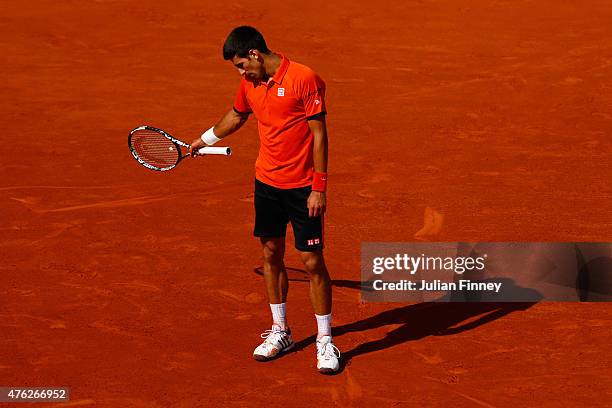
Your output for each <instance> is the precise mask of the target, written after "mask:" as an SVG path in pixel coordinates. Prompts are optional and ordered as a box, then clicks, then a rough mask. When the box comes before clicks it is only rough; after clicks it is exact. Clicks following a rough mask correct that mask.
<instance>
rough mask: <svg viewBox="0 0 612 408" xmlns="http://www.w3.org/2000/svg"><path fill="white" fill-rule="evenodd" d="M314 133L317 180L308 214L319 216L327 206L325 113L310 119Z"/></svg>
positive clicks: (313, 152) (313, 149) (309, 124)
mask: <svg viewBox="0 0 612 408" xmlns="http://www.w3.org/2000/svg"><path fill="white" fill-rule="evenodd" d="M308 126H309V127H310V131H311V132H312V134H313V145H312V157H313V160H314V171H315V175H314V177H315V180H314V181H313V190H312V192H311V193H310V196H309V197H308V215H309V216H310V217H317V216H319V215H323V213H324V212H325V207H326V201H327V197H326V192H325V190H326V185H327V126H326V124H325V114H323V115H318V117H317V118H312V119H310V120H309V121H308Z"/></svg>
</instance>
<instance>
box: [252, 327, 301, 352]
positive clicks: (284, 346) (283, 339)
mask: <svg viewBox="0 0 612 408" xmlns="http://www.w3.org/2000/svg"><path fill="white" fill-rule="evenodd" d="M260 337H261V338H262V339H265V340H264V341H263V343H261V344H260V345H259V346H257V348H256V349H255V351H254V352H253V358H254V359H255V360H257V361H268V360H271V359H273V358H274V357H276V356H278V355H279V354H281V353H284V352H285V351H288V350H291V349H292V348H293V347H294V346H295V343H294V342H293V338H291V329H289V328H287V329H286V330H282V329H281V327H280V326H279V325H277V324H273V325H272V329H270V330H266V331H265V332H263V333H261V335H260Z"/></svg>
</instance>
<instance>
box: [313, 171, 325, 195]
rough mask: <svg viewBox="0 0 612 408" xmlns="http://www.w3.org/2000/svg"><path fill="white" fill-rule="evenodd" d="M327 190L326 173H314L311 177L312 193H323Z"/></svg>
mask: <svg viewBox="0 0 612 408" xmlns="http://www.w3.org/2000/svg"><path fill="white" fill-rule="evenodd" d="M326 190H327V173H319V172H318V171H315V172H314V174H313V177H312V191H321V192H325V191H326Z"/></svg>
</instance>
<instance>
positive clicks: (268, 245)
mask: <svg viewBox="0 0 612 408" xmlns="http://www.w3.org/2000/svg"><path fill="white" fill-rule="evenodd" d="M261 244H262V247H263V257H264V262H265V263H268V264H272V265H275V264H280V263H282V261H283V257H284V256H285V239H284V238H265V239H264V238H262V239H261Z"/></svg>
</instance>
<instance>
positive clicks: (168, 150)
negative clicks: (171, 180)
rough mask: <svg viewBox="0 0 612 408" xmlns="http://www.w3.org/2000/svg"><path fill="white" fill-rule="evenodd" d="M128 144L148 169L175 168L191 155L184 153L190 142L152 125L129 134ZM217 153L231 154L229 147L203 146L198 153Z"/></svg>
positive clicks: (134, 154) (138, 128)
mask: <svg viewBox="0 0 612 408" xmlns="http://www.w3.org/2000/svg"><path fill="white" fill-rule="evenodd" d="M128 146H129V148H130V152H132V156H134V158H135V159H136V161H138V163H140V164H142V165H143V166H145V167H146V168H147V169H151V170H157V171H167V170H171V169H173V168H175V167H176V166H177V165H178V164H179V163H180V162H181V160H183V159H184V158H185V157H187V156H189V153H185V154H183V152H182V150H183V149H189V144H187V143H185V142H183V141H181V140H178V139H175V138H174V137H172V136H170V135H169V134H168V133H166V132H164V131H163V130H161V129H157V128H154V127H151V126H139V127H137V128H136V129H133V130H132V131H131V132H130V135H129V136H128ZM209 154H216V155H221V156H229V155H231V154H232V149H230V148H229V147H211V146H206V147H202V148H201V149H199V150H198V151H197V155H209Z"/></svg>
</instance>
